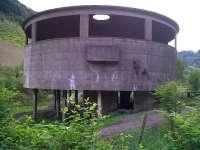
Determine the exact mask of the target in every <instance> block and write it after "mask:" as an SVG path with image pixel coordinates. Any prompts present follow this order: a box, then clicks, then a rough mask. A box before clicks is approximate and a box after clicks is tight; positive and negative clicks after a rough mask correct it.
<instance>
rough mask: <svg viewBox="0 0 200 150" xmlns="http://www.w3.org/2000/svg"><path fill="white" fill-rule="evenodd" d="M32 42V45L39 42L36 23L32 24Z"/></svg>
mask: <svg viewBox="0 0 200 150" xmlns="http://www.w3.org/2000/svg"><path fill="white" fill-rule="evenodd" d="M31 40H32V43H35V42H36V40H37V24H36V22H34V23H33V24H32V31H31Z"/></svg>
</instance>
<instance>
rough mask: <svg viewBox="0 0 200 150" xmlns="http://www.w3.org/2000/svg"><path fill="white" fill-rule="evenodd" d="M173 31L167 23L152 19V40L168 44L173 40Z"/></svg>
mask: <svg viewBox="0 0 200 150" xmlns="http://www.w3.org/2000/svg"><path fill="white" fill-rule="evenodd" d="M174 36H175V31H174V30H173V29H172V28H170V27H169V26H167V25H164V24H162V23H159V22H156V21H153V23H152V41H156V42H160V43H165V44H168V42H170V41H171V40H173V38H174Z"/></svg>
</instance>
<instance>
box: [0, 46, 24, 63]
mask: <svg viewBox="0 0 200 150" xmlns="http://www.w3.org/2000/svg"><path fill="white" fill-rule="evenodd" d="M23 58H24V49H22V48H17V47H15V46H13V45H12V44H9V43H6V42H0V64H1V65H9V66H15V65H17V64H18V65H19V64H21V63H23Z"/></svg>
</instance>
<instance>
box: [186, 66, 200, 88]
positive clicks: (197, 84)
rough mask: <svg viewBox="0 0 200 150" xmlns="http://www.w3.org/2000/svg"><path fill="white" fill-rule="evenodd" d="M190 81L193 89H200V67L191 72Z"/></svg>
mask: <svg viewBox="0 0 200 150" xmlns="http://www.w3.org/2000/svg"><path fill="white" fill-rule="evenodd" d="M188 82H189V85H190V87H191V90H192V91H198V90H200V69H198V68H194V69H192V70H191V72H190V73H189V77H188Z"/></svg>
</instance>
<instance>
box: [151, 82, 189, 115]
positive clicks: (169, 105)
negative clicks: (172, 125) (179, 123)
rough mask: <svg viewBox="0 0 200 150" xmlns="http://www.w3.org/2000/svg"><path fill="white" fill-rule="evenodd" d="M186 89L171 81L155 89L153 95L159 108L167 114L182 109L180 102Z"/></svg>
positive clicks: (181, 102) (182, 103)
mask: <svg viewBox="0 0 200 150" xmlns="http://www.w3.org/2000/svg"><path fill="white" fill-rule="evenodd" d="M185 92H186V89H185V88H184V87H183V86H182V85H181V84H180V83H177V82H174V81H171V82H168V83H166V84H164V85H162V86H160V87H159V88H158V89H156V91H155V93H154V95H155V96H156V97H157V98H158V99H159V101H160V103H161V105H160V106H161V108H162V109H163V110H166V111H167V112H168V113H173V112H179V111H180V109H181V108H182V107H183V105H184V102H183V100H182V97H183V95H184V94H185Z"/></svg>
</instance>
